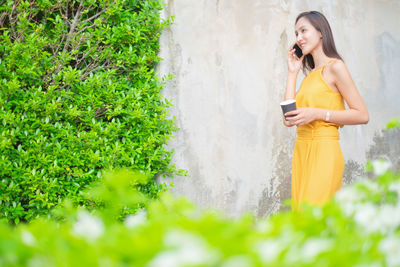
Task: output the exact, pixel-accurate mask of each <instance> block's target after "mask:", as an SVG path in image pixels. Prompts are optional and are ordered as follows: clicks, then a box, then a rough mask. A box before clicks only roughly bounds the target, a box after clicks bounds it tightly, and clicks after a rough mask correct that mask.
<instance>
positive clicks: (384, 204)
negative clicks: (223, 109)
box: [0, 161, 400, 267]
mask: <svg viewBox="0 0 400 267" xmlns="http://www.w3.org/2000/svg"><path fill="white" fill-rule="evenodd" d="M388 167H389V165H388V164H387V163H386V162H384V161H374V162H372V163H371V164H369V167H368V168H371V170H373V171H374V173H375V174H376V177H377V180H376V181H375V180H369V179H362V180H359V181H358V182H356V183H354V184H352V185H350V186H347V187H345V188H343V189H342V190H341V191H340V192H339V193H338V194H337V195H336V196H335V198H333V199H332V200H331V201H330V202H329V203H327V204H326V205H324V206H322V207H314V206H304V209H303V212H301V213H298V212H291V211H287V212H282V213H278V214H274V215H272V216H271V217H269V218H258V219H257V218H255V217H254V216H252V215H250V214H245V215H243V216H242V217H240V218H237V219H231V218H227V217H225V216H223V215H222V214H221V213H220V212H219V211H217V210H200V209H197V208H196V207H195V206H194V205H193V204H191V203H190V202H188V201H187V200H186V199H184V198H173V197H172V196H171V195H170V194H168V193H162V194H161V197H160V199H157V200H150V199H149V198H148V197H145V196H144V195H143V194H140V193H139V192H137V191H136V192H132V190H129V186H130V185H132V184H137V183H139V184H144V183H146V182H147V179H148V176H145V175H143V174H142V173H132V172H127V171H120V172H118V173H113V174H107V175H105V176H104V179H101V180H100V182H98V183H97V184H95V185H94V186H93V188H91V189H90V190H87V191H85V192H86V193H85V196H86V197H88V198H90V199H93V200H96V201H100V202H101V203H102V206H101V207H99V208H97V209H96V210H92V211H91V212H89V211H88V210H86V209H83V208H74V206H72V205H70V204H69V203H70V202H68V201H66V202H65V205H64V206H63V207H62V208H59V209H56V210H54V217H55V218H57V219H56V220H53V219H51V220H48V219H35V220H33V221H32V222H31V223H29V224H19V225H18V226H17V227H10V226H9V225H8V224H1V223H0V265H1V266H41V267H42V266H43V267H45V266H147V267H152V266H154V267H160V266H163V267H169V266H171V267H183V266H196V267H198V266H210V267H213V266H222V267H233V266H238V267H250V266H282V267H285V266H287V267H292V266H299V267H302V266H304V267H306V266H307V267H309V266H313V267H329V266H332V267H336V266H399V265H400V257H399V254H398V248H399V247H400V173H398V174H396V175H395V174H394V173H393V172H392V171H390V170H389V169H388ZM146 199H147V200H146ZM143 202H145V203H146V209H145V210H141V211H139V212H137V213H136V214H134V215H128V216H127V217H126V218H125V220H124V221H123V222H121V221H120V220H119V218H118V214H119V212H120V210H121V209H122V208H133V207H135V206H136V204H137V203H143Z"/></svg>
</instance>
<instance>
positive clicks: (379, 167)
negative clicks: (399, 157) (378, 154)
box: [372, 159, 391, 176]
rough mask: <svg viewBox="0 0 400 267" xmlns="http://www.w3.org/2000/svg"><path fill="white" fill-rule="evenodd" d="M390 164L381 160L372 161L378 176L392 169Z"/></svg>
mask: <svg viewBox="0 0 400 267" xmlns="http://www.w3.org/2000/svg"><path fill="white" fill-rule="evenodd" d="M390 165H391V164H390V162H388V161H386V160H383V159H379V160H373V161H372V167H373V168H374V173H375V175H377V176H380V175H382V174H384V173H385V172H386V171H387V170H388V169H389V168H390Z"/></svg>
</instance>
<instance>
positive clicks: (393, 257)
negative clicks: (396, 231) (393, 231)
mask: <svg viewBox="0 0 400 267" xmlns="http://www.w3.org/2000/svg"><path fill="white" fill-rule="evenodd" d="M399 248H400V238H398V237H395V236H388V237H386V238H385V239H383V240H382V241H381V242H380V243H379V250H380V251H381V252H382V253H384V254H385V255H386V263H387V265H388V266H400V253H399Z"/></svg>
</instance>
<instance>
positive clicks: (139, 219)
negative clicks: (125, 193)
mask: <svg viewBox="0 0 400 267" xmlns="http://www.w3.org/2000/svg"><path fill="white" fill-rule="evenodd" d="M145 222H146V211H144V210H140V211H138V212H137V213H136V214H134V215H129V216H128V217H126V219H125V222H124V224H125V226H126V227H128V228H135V227H137V226H139V225H142V224H144V223H145Z"/></svg>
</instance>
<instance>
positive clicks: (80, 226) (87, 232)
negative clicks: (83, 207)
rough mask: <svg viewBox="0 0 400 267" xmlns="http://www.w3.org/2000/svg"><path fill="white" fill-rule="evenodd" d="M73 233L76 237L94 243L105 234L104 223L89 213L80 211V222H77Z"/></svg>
mask: <svg viewBox="0 0 400 267" xmlns="http://www.w3.org/2000/svg"><path fill="white" fill-rule="evenodd" d="M72 232H73V233H75V234H76V235H79V236H82V237H85V238H86V239H88V240H89V241H93V240H95V239H97V238H98V237H100V236H101V235H102V234H103V232H104V225H103V221H102V220H100V219H99V218H96V217H93V216H91V215H90V214H89V213H88V212H87V211H79V212H78V220H77V221H76V223H75V225H74V227H73V229H72Z"/></svg>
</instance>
